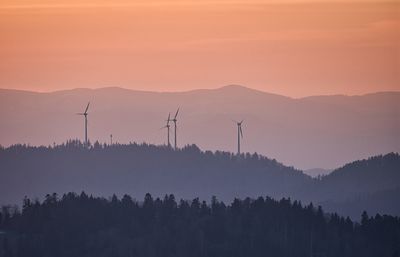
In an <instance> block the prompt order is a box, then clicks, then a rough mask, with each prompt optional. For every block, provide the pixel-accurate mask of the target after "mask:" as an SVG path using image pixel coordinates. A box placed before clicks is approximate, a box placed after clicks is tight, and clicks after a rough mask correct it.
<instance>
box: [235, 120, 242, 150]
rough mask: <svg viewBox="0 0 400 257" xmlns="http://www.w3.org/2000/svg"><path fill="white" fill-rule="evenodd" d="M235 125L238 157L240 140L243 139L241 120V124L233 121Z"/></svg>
mask: <svg viewBox="0 0 400 257" xmlns="http://www.w3.org/2000/svg"><path fill="white" fill-rule="evenodd" d="M235 122H236V125H237V133H238V135H237V140H238V150H237V154H238V155H240V138H243V131H242V123H243V120H242V121H241V122H238V121H235Z"/></svg>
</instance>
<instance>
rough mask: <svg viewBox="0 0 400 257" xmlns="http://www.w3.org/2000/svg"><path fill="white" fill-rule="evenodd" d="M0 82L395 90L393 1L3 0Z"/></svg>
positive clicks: (398, 39) (398, 29)
mask: <svg viewBox="0 0 400 257" xmlns="http://www.w3.org/2000/svg"><path fill="white" fill-rule="evenodd" d="M0 35H1V36H0V88H11V89H23V90H33V91H55V90H62V89H70V88H77V87H88V88H100V87H108V86H119V87H124V88H129V89H136V90H149V91H186V90H193V89H197V88H218V87H221V86H224V85H228V84H239V85H244V86H247V87H251V88H255V89H259V90H263V91H267V92H271V93H277V94H282V95H286V96H291V97H303V96H309V95H320V94H348V95H355V94H365V93H370V92H376V91H398V90H400V3H399V2H397V1H393V2H390V1H380V0H368V1H367V0H357V1H356V0H348V1H340V0H284V1H276V0H258V1H252V0H219V1H207V0H206V1H189V0H182V1H172V0H158V1H152V0H146V1H144V0H143V1H139V0H137V1H128V0H117V1H105V0H91V1H79V0H68V1H64V0H57V1H56V0H1V2H0Z"/></svg>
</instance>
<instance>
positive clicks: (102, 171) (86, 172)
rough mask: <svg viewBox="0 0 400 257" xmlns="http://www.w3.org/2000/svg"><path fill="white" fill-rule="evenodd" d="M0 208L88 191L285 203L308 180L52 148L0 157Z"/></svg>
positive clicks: (116, 150) (189, 156) (214, 161)
mask: <svg viewBox="0 0 400 257" xmlns="http://www.w3.org/2000/svg"><path fill="white" fill-rule="evenodd" d="M0 164H1V167H2V177H3V178H4V179H2V180H1V182H0V183H1V185H0V195H1V201H2V202H3V203H4V202H10V201H12V202H17V201H19V200H20V199H21V198H22V197H24V196H25V195H28V196H38V197H40V196H43V195H44V193H45V192H48V191H49V190H50V191H54V192H58V193H63V192H69V191H75V192H76V191H82V190H84V191H87V192H91V193H93V194H94V195H100V196H104V195H111V194H114V193H116V194H119V195H121V194H124V193H129V194H132V195H144V194H145V193H147V192H150V193H152V194H154V195H158V196H160V195H164V194H166V193H173V194H175V195H177V196H178V197H183V198H194V197H200V198H201V199H210V198H211V196H212V195H217V196H218V197H219V198H221V199H223V200H231V199H233V198H234V197H239V196H250V197H255V196H258V195H269V196H272V197H282V196H290V195H292V194H293V193H295V190H296V188H298V187H299V186H301V185H304V184H306V183H310V182H311V181H312V179H311V178H310V177H308V176H307V175H304V174H303V173H302V172H301V171H299V170H296V169H294V168H291V167H286V166H284V165H282V164H281V163H278V162H277V161H276V160H271V159H268V158H266V157H263V156H260V155H257V154H252V155H250V154H243V155H242V156H240V157H237V156H236V155H234V154H232V153H228V152H220V151H217V152H214V153H213V152H210V151H205V152H202V151H200V149H199V148H198V147H197V146H195V145H191V146H186V147H184V148H183V149H179V150H177V151H175V150H173V149H171V148H169V147H166V146H154V145H148V144H140V145H139V144H129V145H111V146H110V145H101V144H99V143H95V144H94V145H93V146H92V147H91V148H90V149H86V148H85V147H84V146H83V145H82V143H80V142H79V141H69V142H68V143H66V144H63V145H57V146H54V147H31V146H24V145H15V146H11V147H9V148H6V149H2V150H0Z"/></svg>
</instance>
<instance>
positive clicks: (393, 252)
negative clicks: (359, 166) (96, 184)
mask: <svg viewBox="0 0 400 257" xmlns="http://www.w3.org/2000/svg"><path fill="white" fill-rule="evenodd" d="M0 213H1V214H0V256H1V257H11V256H12V257H25V256H27V257H36V256H37V257H63V256H65V257H67V256H68V257H70V256H74V257H81V256H82V257H89V256H96V257H102V256H105V257H106V256H107V257H114V256H115V257H119V256H121V257H122V256H123V257H126V256H141V257H146V256H149V257H150V256H160V257H161V256H162V257H169V256H171V257H172V256H176V257H178V256H182V257H191V256H193V257H198V256H208V257H212V256H215V257H224V256H226V257H234V256H237V257H243V256H246V257H251V256H271V257H275V256H276V257H290V256H296V257H303V256H304V257H337V256H341V257H378V256H379V257H398V256H399V250H400V219H399V218H398V217H392V216H386V215H384V216H380V215H376V216H374V217H368V215H367V213H365V212H364V213H363V214H362V219H361V222H360V223H354V222H353V221H352V220H350V219H349V218H344V217H341V216H338V215H337V214H332V215H328V214H326V213H324V212H323V211H322V209H321V208H320V207H318V208H315V207H314V206H313V205H312V204H310V205H306V206H302V204H301V202H298V201H291V200H290V199H285V198H283V199H282V200H280V201H276V200H273V199H271V198H268V197H267V198H264V197H259V198H257V199H250V198H246V199H244V200H239V199H235V200H234V201H233V202H232V203H231V204H230V205H226V204H224V203H223V202H221V201H218V200H217V199H216V198H215V197H213V198H212V200H211V202H210V203H209V204H208V203H206V202H204V201H200V200H199V199H198V198H196V199H194V200H191V201H185V200H180V201H177V200H176V199H175V197H174V195H166V196H165V197H164V198H163V199H160V198H156V199H154V198H153V197H152V196H151V195H150V194H147V195H146V196H145V198H144V200H143V201H142V202H138V201H136V200H134V199H132V198H131V197H130V196H128V195H124V196H123V197H122V198H121V199H118V198H117V196H115V195H114V196H113V197H112V198H110V199H105V198H99V197H93V196H89V195H87V194H85V193H81V194H80V195H78V194H75V193H68V194H65V195H63V196H62V197H58V196H57V194H52V195H47V196H46V198H45V200H44V201H42V202H39V201H37V200H30V199H28V198H25V199H24V201H23V206H22V210H21V211H18V210H16V209H10V208H8V207H3V208H2V210H1V212H0Z"/></svg>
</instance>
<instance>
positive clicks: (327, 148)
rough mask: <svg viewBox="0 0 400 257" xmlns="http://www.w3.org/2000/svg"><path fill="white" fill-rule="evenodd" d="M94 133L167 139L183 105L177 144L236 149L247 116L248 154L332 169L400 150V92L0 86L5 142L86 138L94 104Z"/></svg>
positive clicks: (0, 128)
mask: <svg viewBox="0 0 400 257" xmlns="http://www.w3.org/2000/svg"><path fill="white" fill-rule="evenodd" d="M88 101H91V107H90V110H89V138H90V140H91V141H95V140H99V141H101V142H108V141H109V136H110V134H113V136H114V139H115V141H118V142H120V143H128V142H148V143H152V144H165V141H166V134H165V131H161V130H159V128H160V127H162V126H163V125H165V124H164V121H165V119H166V118H167V116H168V113H169V112H171V113H173V112H175V111H176V109H177V108H178V107H180V108H181V112H180V116H179V117H178V119H179V121H178V126H179V127H178V144H179V146H183V145H186V144H192V143H195V144H196V145H198V146H199V147H200V148H201V149H210V150H213V151H214V150H224V151H235V149H236V129H235V125H234V124H233V123H232V119H237V120H239V119H240V120H241V119H244V120H245V122H244V124H243V132H244V139H243V142H242V148H243V151H245V152H258V153H261V154H263V155H266V156H271V157H273V158H276V159H278V160H280V161H282V162H283V163H285V164H287V165H291V166H295V167H297V168H301V169H309V168H313V167H321V168H333V167H339V166H342V165H344V164H345V163H348V162H351V161H352V160H356V159H363V158H367V157H368V156H373V155H378V154H382V153H389V152H399V151H400V136H399V132H398V131H400V92H382V93H375V94H366V95H362V96H312V97H306V98H300V99H293V98H289V97H285V96H280V95H275V94H270V93H266V92H262V91H258V90H253V89H250V88H245V87H242V86H235V85H232V86H226V87H222V88H219V89H200V90H193V91H187V92H176V93H173V92H150V91H134V90H129V89H123V88H115V87H112V88H102V89H73V90H64V91H56V92H50V93H35V92H29V91H17V90H5V89H0V120H1V121H2V122H1V123H0V144H2V145H5V146H7V145H12V144H15V143H29V144H33V145H49V144H53V142H56V143H61V142H64V141H66V140H67V139H69V138H81V139H82V137H83V121H82V119H81V117H79V116H77V115H75V113H77V112H81V111H82V109H83V108H84V107H85V106H86V104H87V102H88Z"/></svg>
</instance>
